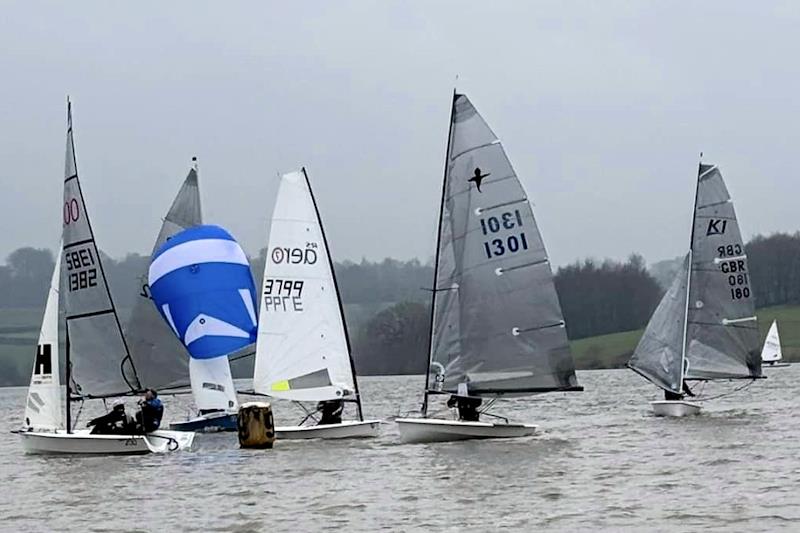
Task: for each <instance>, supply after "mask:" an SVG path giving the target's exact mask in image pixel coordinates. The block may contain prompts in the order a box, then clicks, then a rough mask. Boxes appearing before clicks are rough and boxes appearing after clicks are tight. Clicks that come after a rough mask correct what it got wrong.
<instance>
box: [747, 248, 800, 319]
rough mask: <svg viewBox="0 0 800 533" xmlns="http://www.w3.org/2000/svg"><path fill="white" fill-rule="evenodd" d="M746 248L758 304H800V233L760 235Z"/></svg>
mask: <svg viewBox="0 0 800 533" xmlns="http://www.w3.org/2000/svg"><path fill="white" fill-rule="evenodd" d="M745 250H747V259H748V266H749V268H750V282H751V286H752V287H753V292H754V293H755V295H756V306H757V307H769V306H773V305H797V304H800V232H798V233H795V234H794V235H789V234H788V233H775V234H773V235H770V236H769V237H762V236H760V235H759V236H756V237H754V238H753V239H752V240H751V241H750V242H749V243H747V245H746V246H745Z"/></svg>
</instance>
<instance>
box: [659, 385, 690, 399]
mask: <svg viewBox="0 0 800 533" xmlns="http://www.w3.org/2000/svg"><path fill="white" fill-rule="evenodd" d="M684 396H690V397H691V396H694V393H693V392H692V389H690V388H689V384H688V383H686V382H685V381H684V382H683V393H682V394H677V393H675V392H672V391H670V390H666V389H665V390H664V399H665V400H668V401H671V402H678V401H680V400H683V397H684Z"/></svg>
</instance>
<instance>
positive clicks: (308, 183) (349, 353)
mask: <svg viewBox="0 0 800 533" xmlns="http://www.w3.org/2000/svg"><path fill="white" fill-rule="evenodd" d="M300 170H301V171H302V172H303V178H304V179H305V180H306V187H308V193H309V195H310V196H311V203H312V204H314V213H316V215H317V222H319V231H320V233H321V234H322V242H323V243H324V244H325V252H326V254H327V256H328V266H329V267H330V269H331V278H332V279H333V288H334V290H335V291H336V302H337V303H338V304H339V315H340V316H341V317H342V326H343V327H344V340H345V343H346V344H347V357H348V359H349V360H350V372H351V373H352V374H353V385H354V386H355V389H356V390H355V393H356V408H357V409H358V419H359V420H360V421H361V422H363V421H364V415H363V413H362V410H361V393H359V391H358V376H356V365H355V362H354V361H353V351H352V349H351V348H350V333H348V331H347V319H346V318H345V316H344V307H343V306H342V295H341V293H340V292H339V283H338V282H337V281H336V270H335V269H334V268H333V259H332V258H331V249H330V247H329V246H328V238H327V237H326V236H325V227H324V226H323V224H322V217H321V216H320V214H319V208H318V207H317V200H316V198H314V191H313V190H312V189H311V181H310V180H309V179H308V173H306V167H303V168H302V169H300Z"/></svg>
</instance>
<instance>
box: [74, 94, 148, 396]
mask: <svg viewBox="0 0 800 533" xmlns="http://www.w3.org/2000/svg"><path fill="white" fill-rule="evenodd" d="M67 116H68V118H67V121H68V129H67V152H66V163H65V175H64V205H63V210H62V217H63V220H62V222H63V243H62V246H63V254H62V258H61V267H60V268H61V291H60V295H61V305H62V306H63V310H64V314H65V319H66V327H67V329H66V332H67V361H68V365H70V366H69V368H68V369H67V375H68V376H70V378H71V379H69V380H68V385H69V386H70V387H71V388H72V391H73V392H74V393H76V394H79V395H81V396H111V395H118V394H125V393H128V392H130V391H131V390H133V389H138V388H139V383H138V380H137V378H136V372H135V370H134V367H133V364H132V362H131V360H130V357H129V356H128V348H127V346H126V344H125V338H124V336H123V334H122V328H121V326H120V323H119V318H118V316H117V312H116V309H115V308H114V303H113V301H112V299H111V294H110V292H109V290H108V282H107V280H106V276H105V272H104V271H103V265H102V260H101V258H100V254H99V253H98V250H97V245H96V244H95V240H94V234H93V232H92V227H91V224H90V222H89V215H88V213H87V211H86V204H85V203H84V200H83V194H82V192H81V186H80V182H79V181H78V170H77V164H76V161H75V145H74V141H73V137H72V111H71V107H68V112H67Z"/></svg>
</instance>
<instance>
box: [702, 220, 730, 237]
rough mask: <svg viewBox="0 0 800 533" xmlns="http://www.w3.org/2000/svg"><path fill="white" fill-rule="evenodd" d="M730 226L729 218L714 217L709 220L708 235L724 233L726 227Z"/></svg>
mask: <svg viewBox="0 0 800 533" xmlns="http://www.w3.org/2000/svg"><path fill="white" fill-rule="evenodd" d="M727 226H728V221H727V220H722V219H719V218H712V219H711V220H709V221H708V229H707V230H706V237H708V236H709V235H724V234H725V228H726V227H727Z"/></svg>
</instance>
